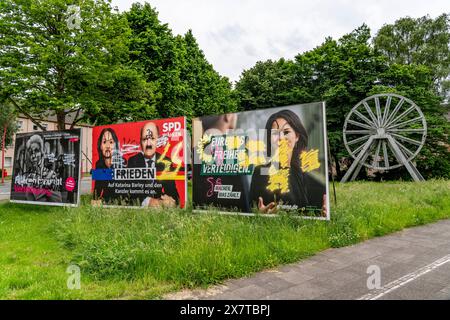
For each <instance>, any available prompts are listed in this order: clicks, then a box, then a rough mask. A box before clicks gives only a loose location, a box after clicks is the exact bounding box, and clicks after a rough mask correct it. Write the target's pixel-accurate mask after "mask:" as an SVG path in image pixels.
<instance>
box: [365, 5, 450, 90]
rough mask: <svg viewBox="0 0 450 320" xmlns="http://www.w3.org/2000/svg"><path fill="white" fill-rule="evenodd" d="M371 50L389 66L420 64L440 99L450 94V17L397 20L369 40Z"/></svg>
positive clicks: (445, 15) (446, 15)
mask: <svg viewBox="0 0 450 320" xmlns="http://www.w3.org/2000/svg"><path fill="white" fill-rule="evenodd" d="M373 43H374V46H375V49H376V50H378V51H380V52H381V53H382V54H384V55H385V56H386V57H387V58H388V60H389V62H390V63H392V64H403V65H424V66H427V67H428V68H429V69H430V70H431V74H432V78H433V81H434V82H435V84H436V89H438V90H439V91H440V92H441V94H442V96H444V97H445V96H447V97H448V95H449V94H450V92H449V91H448V83H449V81H450V79H449V74H450V46H449V43H450V15H449V14H442V15H440V16H439V17H437V18H436V19H432V18H430V17H428V16H424V17H421V18H417V19H414V18H410V17H406V18H401V19H399V20H397V21H395V23H394V24H387V25H384V26H383V27H382V28H381V29H380V30H379V31H378V33H377V35H376V36H375V38H374V39H373Z"/></svg>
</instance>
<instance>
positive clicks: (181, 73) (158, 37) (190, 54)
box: [124, 3, 236, 119]
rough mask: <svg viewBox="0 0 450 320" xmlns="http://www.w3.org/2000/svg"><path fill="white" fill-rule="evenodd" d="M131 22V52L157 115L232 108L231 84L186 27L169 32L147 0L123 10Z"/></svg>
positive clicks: (233, 100) (215, 111)
mask: <svg viewBox="0 0 450 320" xmlns="http://www.w3.org/2000/svg"><path fill="white" fill-rule="evenodd" d="M124 14H125V16H126V18H127V20H128V23H129V25H130V27H131V30H132V34H131V41H130V45H129V48H130V58H131V60H132V63H133V65H134V66H135V67H136V68H138V69H140V70H142V71H143V72H144V74H145V77H146V81H147V83H149V85H150V86H151V87H152V88H153V91H154V92H155V108H156V110H157V112H158V115H159V116H160V117H171V116H180V115H186V116H187V117H188V118H189V119H190V118H192V117H194V116H197V115H205V114H211V113H222V112H227V111H233V110H235V108H236V101H235V99H234V98H233V94H232V89H231V84H230V82H229V81H228V79H227V78H225V77H221V76H220V75H219V74H218V73H217V72H216V71H215V70H214V68H213V66H212V65H211V64H210V63H208V61H207V60H206V58H205V56H204V54H203V52H202V51H201V49H200V48H199V46H198V44H197V41H196V39H195V37H194V35H193V34H192V32H191V31H188V32H187V33H186V34H185V35H184V36H180V35H177V36H174V35H173V34H172V32H171V30H170V29H169V27H168V26H167V24H162V23H161V22H160V21H159V19H158V12H157V11H156V10H155V9H154V8H152V7H151V6H150V5H149V4H148V3H145V4H140V3H134V4H133V5H132V6H131V9H130V10H129V11H128V12H125V13H124Z"/></svg>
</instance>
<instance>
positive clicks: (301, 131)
mask: <svg viewBox="0 0 450 320" xmlns="http://www.w3.org/2000/svg"><path fill="white" fill-rule="evenodd" d="M279 118H282V119H284V120H286V122H287V123H289V125H290V126H291V127H292V129H293V130H294V131H295V133H296V134H297V135H298V141H297V143H296V144H295V146H294V149H293V150H292V159H291V166H292V167H294V168H295V169H300V152H302V151H303V150H305V149H306V147H307V145H308V133H307V132H306V129H305V127H304V126H303V124H302V122H301V120H300V118H299V117H298V116H297V115H296V114H295V113H294V112H292V111H291V110H281V111H278V112H276V113H274V114H272V115H271V116H270V117H269V119H267V122H266V132H267V140H266V141H267V156H269V157H270V156H271V153H272V140H271V134H270V133H271V130H272V124H273V123H274V122H275V120H276V119H279Z"/></svg>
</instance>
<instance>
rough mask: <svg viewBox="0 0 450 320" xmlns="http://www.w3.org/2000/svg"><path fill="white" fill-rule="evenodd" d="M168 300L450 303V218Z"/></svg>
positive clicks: (173, 295)
mask: <svg viewBox="0 0 450 320" xmlns="http://www.w3.org/2000/svg"><path fill="white" fill-rule="evenodd" d="M374 270H376V271H374ZM374 276H376V277H377V278H378V280H379V282H377V280H375V279H376V278H375V277H374ZM165 298H166V299H186V300H196V299H224V300H227V299H238V300H239V299H240V300H259V299H261V300H265V299H273V300H277V299H282V300H284V299H308V300H309V299H332V300H340V299H345V300H355V299H358V300H378V299H388V300H392V299H400V300H405V299H418V300H425V299H439V300H441V299H445V300H450V219H449V220H442V221H439V222H437V223H434V224H429V225H425V226H421V227H416V228H410V229H405V230H403V231H401V232H398V233H395V234H391V235H388V236H384V237H380V238H375V239H371V240H368V241H365V242H363V243H361V244H357V245H353V246H349V247H344V248H339V249H329V250H325V251H323V252H321V253H319V254H317V255H315V256H313V257H311V258H309V259H305V260H302V261H300V262H298V263H294V264H290V265H287V266H283V267H280V268H277V269H273V270H267V271H264V272H260V273H256V274H255V275H253V276H251V277H248V278H242V279H235V280H230V281H227V282H225V284H224V285H220V286H215V287H212V288H210V289H207V290H191V291H190V290H187V291H182V292H178V293H175V294H169V295H167V296H166V297H165Z"/></svg>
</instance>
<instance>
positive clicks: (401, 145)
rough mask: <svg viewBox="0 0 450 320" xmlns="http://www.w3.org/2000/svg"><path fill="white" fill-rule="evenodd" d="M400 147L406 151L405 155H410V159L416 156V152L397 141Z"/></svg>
mask: <svg viewBox="0 0 450 320" xmlns="http://www.w3.org/2000/svg"><path fill="white" fill-rule="evenodd" d="M397 144H398V146H399V147H400V149H403V151H405V153H407V154H408V157H410V156H412V155H413V154H414V152H412V151H411V150H409V149H408V148H407V147H405V146H404V145H403V144H402V143H400V142H399V141H397Z"/></svg>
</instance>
